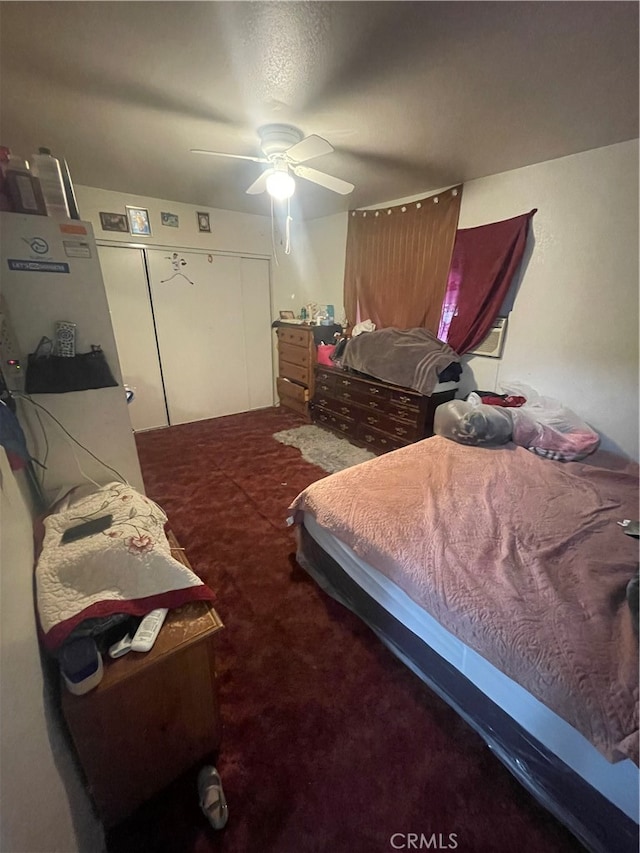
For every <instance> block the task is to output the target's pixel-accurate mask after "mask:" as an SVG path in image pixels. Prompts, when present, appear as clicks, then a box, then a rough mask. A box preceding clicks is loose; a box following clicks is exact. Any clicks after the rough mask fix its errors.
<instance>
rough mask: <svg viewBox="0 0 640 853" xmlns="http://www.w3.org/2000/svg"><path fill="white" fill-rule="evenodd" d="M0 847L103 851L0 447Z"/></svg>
mask: <svg viewBox="0 0 640 853" xmlns="http://www.w3.org/2000/svg"><path fill="white" fill-rule="evenodd" d="M0 522H1V525H2V541H1V545H2V547H1V550H0V588H1V592H2V594H1V598H0V601H1V611H0V662H1V663H0V666H1V670H2V691H1V693H0V715H1V718H2V727H1V729H0V735H1V750H0V752H1V755H0V760H1V766H2V772H1V773H0V794H1V796H0V799H1V801H2V821H1V824H0V849H1V850H3V851H6V853H71V851H76V850H85V851H91V853H94V851H95V853H99V851H101V850H103V849H104V837H103V832H102V827H101V824H100V823H99V822H98V821H97V819H96V818H95V817H94V814H93V811H92V807H91V805H90V803H89V799H88V796H87V794H86V791H85V790H84V787H83V785H82V782H81V780H80V774H79V773H78V771H77V770H76V767H75V765H74V764H73V762H72V758H71V753H70V751H69V749H68V746H67V741H66V737H65V736H64V735H63V732H62V728H61V726H60V722H59V720H58V718H57V716H56V711H55V709H54V707H53V705H52V701H51V698H50V695H49V686H48V683H47V681H46V680H45V679H44V678H43V672H42V668H41V663H40V653H39V650H38V641H37V639H36V625H35V616H34V608H33V590H32V577H33V524H32V515H31V508H30V498H29V493H28V490H27V487H26V482H25V479H24V475H23V472H17V473H16V474H14V473H13V472H12V471H11V470H10V468H9V465H8V463H7V458H6V455H5V452H4V450H3V449H2V448H0Z"/></svg>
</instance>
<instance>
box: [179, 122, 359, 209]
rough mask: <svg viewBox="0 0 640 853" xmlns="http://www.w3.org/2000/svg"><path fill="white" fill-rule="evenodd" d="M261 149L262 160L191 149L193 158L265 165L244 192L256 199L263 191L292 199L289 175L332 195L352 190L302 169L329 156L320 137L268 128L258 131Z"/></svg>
mask: <svg viewBox="0 0 640 853" xmlns="http://www.w3.org/2000/svg"><path fill="white" fill-rule="evenodd" d="M258 135H259V137H260V148H261V150H262V153H263V154H264V157H250V156H246V155H244V154H228V153H226V152H223V151H206V150H204V149H202V148H192V149H191V152H192V153H193V154H209V155H210V156H212V157H233V158H234V159H235V160H251V161H253V162H254V163H267V164H268V165H269V168H268V169H265V170H264V172H263V173H262V174H261V175H260V177H259V178H257V179H256V180H255V181H254V182H253V183H252V184H251V186H250V187H248V188H247V190H246V192H247V193H249V195H256V194H257V193H262V192H264V191H265V190H266V191H267V192H268V193H269V195H271V196H272V197H273V198H276V199H287V198H291V196H292V195H293V193H294V192H295V188H296V182H295V180H294V178H293V175H292V174H291V173H292V172H293V174H294V175H296V176H297V177H299V178H304V179H305V180H307V181H311V182H312V183H314V184H319V185H320V186H321V187H325V188H326V189H328V190H331V191H332V192H335V193H340V194H341V195H347V194H348V193H350V192H352V190H354V189H355V187H354V185H353V184H351V183H349V181H343V180H342V178H334V177H333V175H327V174H326V172H319V171H318V170H317V169H312V168H311V167H309V166H303V165H302V164H303V163H306V162H307V160H312V159H313V158H314V157H320V156H322V155H323V154H330V153H331V152H332V151H333V146H332V145H331V144H330V143H329V142H327V140H326V139H323V138H322V137H321V136H316V135H315V134H312V135H311V136H305V137H304V138H303V136H302V132H301V131H300V130H298V128H297V127H292V126H291V125H288V124H267V125H265V126H264V127H261V128H259V129H258Z"/></svg>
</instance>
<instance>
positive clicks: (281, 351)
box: [277, 325, 316, 418]
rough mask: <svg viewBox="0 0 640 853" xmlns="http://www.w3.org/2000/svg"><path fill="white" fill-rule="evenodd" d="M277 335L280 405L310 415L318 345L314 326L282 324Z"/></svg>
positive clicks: (304, 415) (305, 415)
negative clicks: (316, 344) (315, 339)
mask: <svg viewBox="0 0 640 853" xmlns="http://www.w3.org/2000/svg"><path fill="white" fill-rule="evenodd" d="M277 336H278V379H277V387H278V397H279V398H280V405H281V406H286V407H287V408H289V409H293V411H294V412H297V413H298V414H299V415H302V416H303V417H305V418H308V417H309V400H310V399H311V398H312V397H313V380H314V374H313V368H314V366H315V363H316V346H315V341H314V337H313V329H312V328H311V326H294V325H291V326H286V325H283V326H280V327H279V328H278V330H277Z"/></svg>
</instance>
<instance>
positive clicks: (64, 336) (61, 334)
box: [56, 320, 76, 358]
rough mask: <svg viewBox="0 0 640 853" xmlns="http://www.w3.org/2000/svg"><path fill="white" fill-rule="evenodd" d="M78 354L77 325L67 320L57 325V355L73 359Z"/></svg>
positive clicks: (59, 321)
mask: <svg viewBox="0 0 640 853" xmlns="http://www.w3.org/2000/svg"><path fill="white" fill-rule="evenodd" d="M75 354H76V324H75V323H70V322H68V321H67V320H58V322H57V323H56V355H60V356H64V357H67V358H73V356H74V355H75Z"/></svg>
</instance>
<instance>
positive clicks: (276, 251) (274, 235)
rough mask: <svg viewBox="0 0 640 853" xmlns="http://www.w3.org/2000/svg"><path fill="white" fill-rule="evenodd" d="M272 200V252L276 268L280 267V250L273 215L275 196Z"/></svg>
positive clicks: (271, 197)
mask: <svg viewBox="0 0 640 853" xmlns="http://www.w3.org/2000/svg"><path fill="white" fill-rule="evenodd" d="M270 199H271V251H272V252H273V260H274V261H275V262H276V266H277V267H278V266H280V262H279V261H278V248H277V246H276V223H275V217H274V215H273V196H270Z"/></svg>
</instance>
